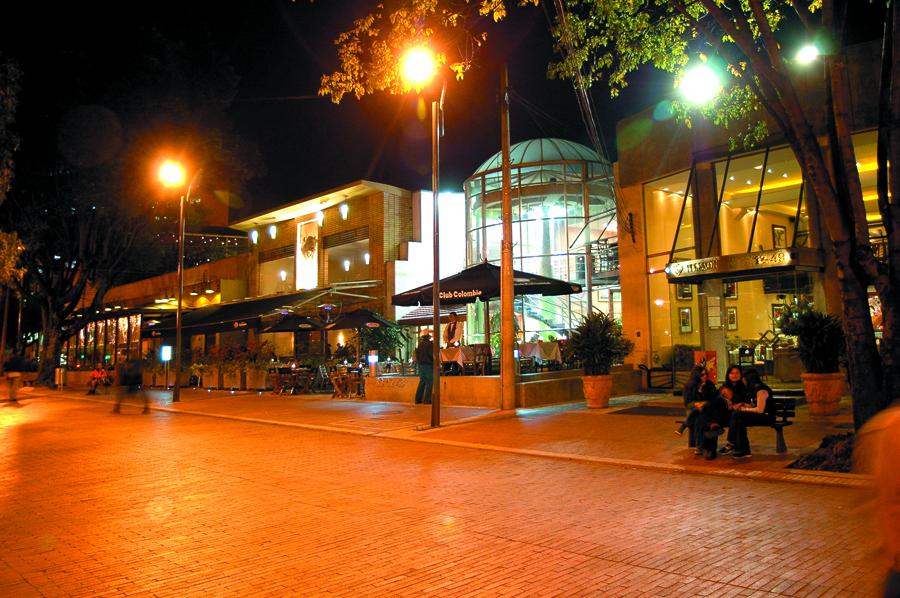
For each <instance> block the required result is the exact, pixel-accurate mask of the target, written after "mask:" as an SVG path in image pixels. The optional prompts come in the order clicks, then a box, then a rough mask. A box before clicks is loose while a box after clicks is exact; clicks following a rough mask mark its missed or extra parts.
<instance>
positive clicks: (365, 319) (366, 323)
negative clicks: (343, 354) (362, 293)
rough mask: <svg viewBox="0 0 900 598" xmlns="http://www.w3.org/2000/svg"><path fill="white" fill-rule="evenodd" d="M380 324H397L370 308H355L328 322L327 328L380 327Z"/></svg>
mask: <svg viewBox="0 0 900 598" xmlns="http://www.w3.org/2000/svg"><path fill="white" fill-rule="evenodd" d="M382 326H397V323H396V322H392V321H390V320H388V319H387V318H384V317H382V316H380V315H378V314H376V313H375V312H373V311H372V310H370V309H357V310H356V311H351V312H347V313H344V314H341V315H340V316H338V317H337V319H336V320H335V321H334V322H332V323H330V324H328V328H329V329H335V330H342V329H344V328H354V329H356V328H380V327H382Z"/></svg>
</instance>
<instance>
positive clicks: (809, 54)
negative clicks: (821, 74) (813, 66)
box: [796, 44, 819, 64]
mask: <svg viewBox="0 0 900 598" xmlns="http://www.w3.org/2000/svg"><path fill="white" fill-rule="evenodd" d="M818 57H819V49H818V48H817V47H815V46H814V45H812V44H806V45H805V46H803V47H802V48H800V50H799V51H798V52H797V56H796V59H797V62H799V63H800V64H810V63H812V62H815V60H816V58H818Z"/></svg>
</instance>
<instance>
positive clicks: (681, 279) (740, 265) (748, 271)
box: [666, 247, 824, 284]
mask: <svg viewBox="0 0 900 598" xmlns="http://www.w3.org/2000/svg"><path fill="white" fill-rule="evenodd" d="M823 268H824V261H823V257H822V250H821V249H811V248H806V247H791V248H788V249H770V250H767V251H757V252H754V253H740V254H736V255H721V256H713V257H706V258H701V259H696V260H684V261H680V262H672V263H670V264H668V265H667V266H666V278H667V279H668V281H669V282H670V283H688V284H699V283H701V282H703V281H704V280H710V279H714V278H728V279H739V278H740V279H746V280H755V279H760V278H763V277H765V276H768V275H772V274H780V273H787V272H817V271H821V270H822V269H823Z"/></svg>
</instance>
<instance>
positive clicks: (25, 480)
mask: <svg viewBox="0 0 900 598" xmlns="http://www.w3.org/2000/svg"><path fill="white" fill-rule="evenodd" d="M0 449H2V452H0V455H2V457H0V477H2V495H0V596H81V595H83V596H118V595H137V596H150V595H159V596H189V595H215V596H229V595H240V596H258V595H272V596H280V595H290V594H298V595H309V596H322V595H343V596H397V595H424V594H428V595H434V596H465V595H472V596H517V595H522V596H530V595H539V596H544V595H547V596H557V595H559V596H643V595H646V596H668V595H685V596H697V595H708V596H773V595H787V596H868V595H872V594H873V592H874V591H875V588H876V586H877V579H878V577H879V575H880V572H879V571H877V570H876V569H875V568H874V566H873V565H871V564H870V563H869V559H867V558H866V555H867V553H866V552H865V550H866V549H865V548H864V546H865V544H864V541H865V539H866V538H867V536H868V534H867V531H866V527H865V526H864V525H861V524H860V515H859V514H858V512H857V509H856V504H857V503H858V499H859V495H858V491H857V490H853V489H849V488H832V487H820V486H813V485H807V484H788V483H771V482H763V481H758V480H743V479H730V478H725V477H715V476H704V475H686V474H673V473H664V472H656V471H647V470H633V469H627V468H623V467H613V466H608V465H602V464H594V463H583V462H577V461H565V460H558V459H545V458H540V457H529V456H522V455H515V454H505V453H502V452H496V451H481V450H474V449H470V448H459V447H453V446H446V445H441V444H431V443H421V442H410V441H406V440H396V439H391V438H384V437H373V436H364V435H352V434H339V433H334V432H327V431H315V430H308V429H298V428H290V427H283V426H273V425H266V424H261V423H253V422H243V421H234V420H227V419H218V418H212V417H199V416H194V415H187V414H176V413H166V412H160V411H154V412H153V413H152V414H151V415H139V409H138V408H137V407H135V406H131V407H130V408H127V409H126V410H125V412H124V414H123V415H121V416H114V415H111V414H110V413H109V405H108V404H104V403H92V402H83V401H73V400H69V399H66V398H40V397H38V398H31V399H26V400H25V401H23V405H22V406H21V407H14V406H10V405H8V404H6V403H3V404H2V406H0Z"/></svg>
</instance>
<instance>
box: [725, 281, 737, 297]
mask: <svg viewBox="0 0 900 598" xmlns="http://www.w3.org/2000/svg"><path fill="white" fill-rule="evenodd" d="M725 298H726V299H737V282H735V281H731V282H726V283H725Z"/></svg>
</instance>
